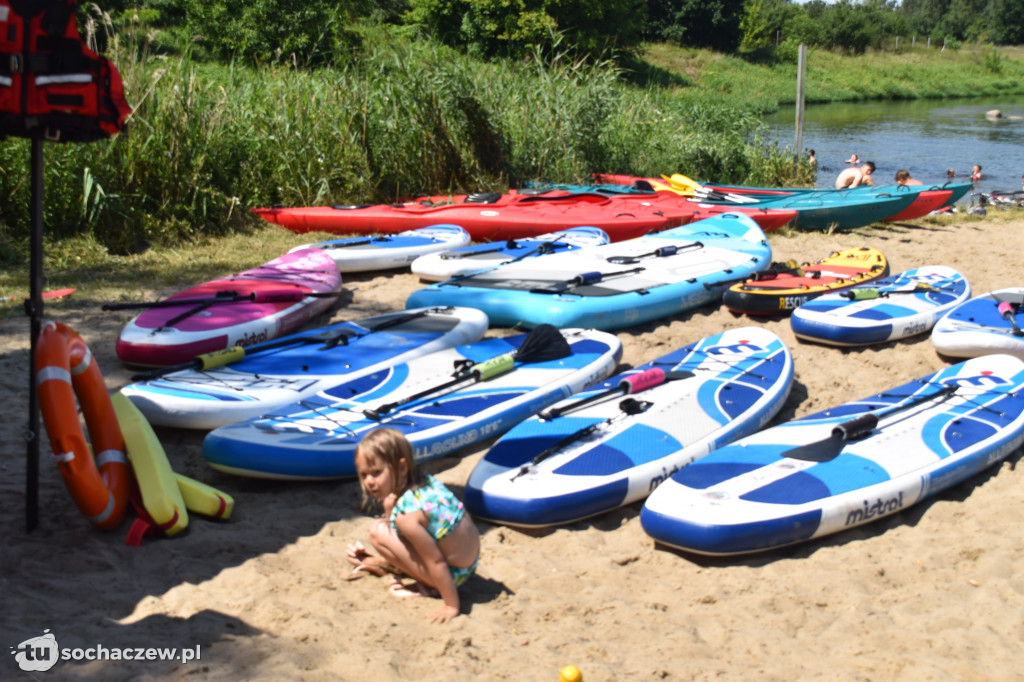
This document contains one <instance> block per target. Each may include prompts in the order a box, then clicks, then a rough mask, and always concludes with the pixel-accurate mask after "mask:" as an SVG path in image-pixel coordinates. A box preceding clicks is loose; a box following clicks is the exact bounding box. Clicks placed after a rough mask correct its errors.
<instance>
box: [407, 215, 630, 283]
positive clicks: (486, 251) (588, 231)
mask: <svg viewBox="0 0 1024 682" xmlns="http://www.w3.org/2000/svg"><path fill="white" fill-rule="evenodd" d="M609 241H610V240H609V239H608V233H607V232H605V231H604V230H602V229H601V228H599V227H573V228H570V229H568V230H560V231H558V232H549V233H548V234H542V235H539V236H536V237H526V238H524V239H509V240H507V241H504V242H482V243H480V244H470V245H469V246H462V247H459V248H457V249H450V250H448V251H441V252H439V253H428V254H426V255H424V256H420V257H419V258H417V259H416V260H414V261H413V262H412V266H411V269H412V272H413V274H414V275H419V276H420V279H423V280H428V281H433V282H438V281H443V280H446V279H451V278H452V277H458V276H460V275H468V274H471V273H474V272H479V271H480V270H486V269H489V268H496V267H498V266H499V265H505V264H507V263H511V262H513V261H521V260H525V259H527V258H534V257H536V256H543V255H545V254H548V253H557V252H559V251H569V250H572V249H579V248H581V247H584V246H600V245H601V244H607V243H608V242H609Z"/></svg>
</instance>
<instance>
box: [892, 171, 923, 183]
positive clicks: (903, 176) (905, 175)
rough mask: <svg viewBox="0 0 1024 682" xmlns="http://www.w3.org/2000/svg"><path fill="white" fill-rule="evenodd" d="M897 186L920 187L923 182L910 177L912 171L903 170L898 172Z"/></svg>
mask: <svg viewBox="0 0 1024 682" xmlns="http://www.w3.org/2000/svg"><path fill="white" fill-rule="evenodd" d="M896 184H897V185H899V186H901V187H905V186H907V185H920V184H921V181H920V180H915V179H914V178H912V177H910V171H908V170H906V169H905V168H901V169H900V170H898V171H896Z"/></svg>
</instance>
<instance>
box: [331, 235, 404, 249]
mask: <svg viewBox="0 0 1024 682" xmlns="http://www.w3.org/2000/svg"><path fill="white" fill-rule="evenodd" d="M389 241H391V237H370V238H369V239H353V240H352V241H350V242H348V241H347V242H327V243H326V244H321V245H320V246H318V247H317V248H319V249H325V250H330V249H347V248H348V247H350V246H365V245H366V244H373V243H374V242H389Z"/></svg>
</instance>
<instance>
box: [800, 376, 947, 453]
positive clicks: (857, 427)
mask: <svg viewBox="0 0 1024 682" xmlns="http://www.w3.org/2000/svg"><path fill="white" fill-rule="evenodd" d="M957 388H959V387H958V386H957V385H956V384H947V385H945V386H943V387H942V388H941V389H939V390H938V391H935V392H934V393H929V394H928V395H922V396H918V397H917V398H915V399H913V400H911V401H910V402H908V403H904V404H903V405H900V406H899V407H894V408H891V409H889V410H882V411H881V412H869V413H867V414H864V415H861V416H859V417H855V418H854V419H851V420H849V421H845V422H843V423H841V424H837V425H836V427H835V428H833V429H832V435H831V436H829V437H828V438H825V439H824V440H819V441H816V442H814V443H808V444H807V445H801V446H799V447H796V448H792V449H790V450H787V451H785V452H783V453H782V456H783V457H789V458H790V459H802V460H804V461H807V462H829V461H831V460H833V459H835V458H836V457H838V456H839V453H840V452H842V450H843V447H844V446H845V445H846V444H847V443H849V442H850V441H852V440H855V439H857V438H861V437H863V436H866V435H867V434H869V433H870V432H871V431H873V430H874V428H875V427H876V426H878V419H879V417H889V416H892V415H894V414H898V413H900V412H904V411H906V410H909V409H912V408H914V407H917V406H918V405H921V404H923V403H926V402H928V401H930V400H935V399H936V398H946V397H948V396H951V395H953V394H954V393H956V390H957Z"/></svg>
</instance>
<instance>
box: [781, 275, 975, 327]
mask: <svg viewBox="0 0 1024 682" xmlns="http://www.w3.org/2000/svg"><path fill="white" fill-rule="evenodd" d="M970 296H971V287H970V285H969V284H968V283H967V280H966V279H964V276H963V275H961V274H960V273H959V272H957V271H956V270H954V269H952V268H948V267H945V266H943V265H930V266H925V267H920V268H914V269H912V270H907V271H906V272H901V273H899V274H898V275H891V276H889V277H885V278H883V279H879V280H876V281H874V282H872V283H871V284H867V285H863V286H858V287H853V288H852V289H847V290H845V291H836V292H833V293H830V294H825V295H824V296H819V297H818V298H814V299H811V300H810V301H807V302H806V303H804V304H803V305H802V306H800V307H799V308H797V309H796V310H794V311H793V315H792V317H791V318H790V323H791V324H792V327H793V334H795V335H796V337H797V338H798V339H803V340H805V341H817V342H819V343H827V344H830V345H833V346H865V345H868V344H872V343H884V342H886V341H897V340H899V339H905V338H907V337H909V336H915V335H917V334H924V333H925V332H927V331H929V330H930V329H931V328H932V327H933V326H935V323H936V322H937V321H938V320H939V318H940V317H942V316H943V315H945V314H946V313H947V312H949V311H950V310H952V309H953V308H954V307H956V306H957V305H959V304H960V303H963V302H964V301H966V300H967V299H968V298H970Z"/></svg>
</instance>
